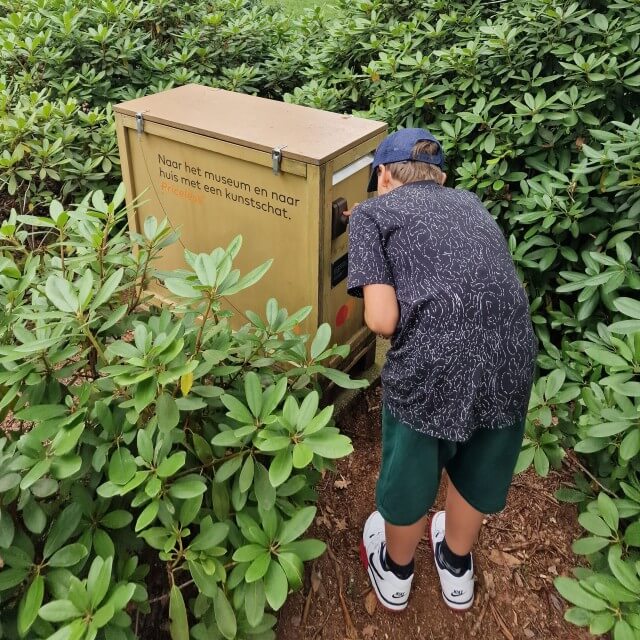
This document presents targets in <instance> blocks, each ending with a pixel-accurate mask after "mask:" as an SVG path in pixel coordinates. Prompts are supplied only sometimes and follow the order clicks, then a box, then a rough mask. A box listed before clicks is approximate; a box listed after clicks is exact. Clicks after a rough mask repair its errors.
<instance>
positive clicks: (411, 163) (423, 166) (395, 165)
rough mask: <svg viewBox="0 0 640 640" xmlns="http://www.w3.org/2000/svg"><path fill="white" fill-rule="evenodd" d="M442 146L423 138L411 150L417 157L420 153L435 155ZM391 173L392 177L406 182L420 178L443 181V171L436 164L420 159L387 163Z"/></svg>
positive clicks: (413, 155) (403, 182)
mask: <svg viewBox="0 0 640 640" xmlns="http://www.w3.org/2000/svg"><path fill="white" fill-rule="evenodd" d="M439 150H440V147H439V146H438V144H437V143H435V142H431V141H430V140H421V141H420V142H416V144H415V145H414V146H413V149H412V150H411V155H412V157H413V158H415V157H416V156H417V155H418V154H421V153H425V154H427V155H430V156H435V155H436V154H437V153H438V151H439ZM385 166H386V167H387V170H388V171H389V172H390V173H391V177H392V178H394V179H395V180H397V181H398V182H402V184H406V183H407V182H418V181H419V180H434V181H435V182H438V183H441V182H442V175H443V171H442V169H440V167H438V166H437V165H435V164H429V163H427V162H420V161H419V160H417V161H416V160H405V161H404V162H390V163H389V164H387V165H385Z"/></svg>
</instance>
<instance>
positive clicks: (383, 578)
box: [360, 511, 413, 611]
mask: <svg viewBox="0 0 640 640" xmlns="http://www.w3.org/2000/svg"><path fill="white" fill-rule="evenodd" d="M386 548H387V545H386V543H385V537H384V518H383V517H382V516H381V515H380V512H379V511H374V512H373V513H372V514H371V515H370V516H369V517H368V518H367V521H366V522H365V525H364V530H363V532H362V542H361V543H360V559H361V560H362V564H364V568H365V569H366V570H367V573H368V574H369V580H370V581H371V585H372V586H373V590H374V592H375V594H376V596H377V598H378V600H379V602H380V604H381V605H382V606H383V607H385V608H386V609H390V610H391V611H403V610H404V609H406V607H407V602H408V601H409V592H410V591H411V582H412V581H413V574H411V577H409V578H407V579H406V580H401V579H400V578H398V576H396V575H395V573H393V571H389V570H387V569H385V568H384V567H385V562H384V557H385V551H386Z"/></svg>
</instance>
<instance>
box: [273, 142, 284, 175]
mask: <svg viewBox="0 0 640 640" xmlns="http://www.w3.org/2000/svg"><path fill="white" fill-rule="evenodd" d="M286 146H287V145H286V144H281V145H280V146H279V147H274V148H273V149H272V150H271V166H272V167H273V173H274V174H275V175H276V176H277V175H279V173H280V165H281V164H282V150H283V149H285V148H286Z"/></svg>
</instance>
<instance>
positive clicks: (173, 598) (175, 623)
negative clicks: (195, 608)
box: [169, 584, 189, 640]
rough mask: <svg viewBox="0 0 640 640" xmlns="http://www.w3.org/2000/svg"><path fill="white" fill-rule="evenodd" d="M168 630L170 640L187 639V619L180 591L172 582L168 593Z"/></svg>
mask: <svg viewBox="0 0 640 640" xmlns="http://www.w3.org/2000/svg"><path fill="white" fill-rule="evenodd" d="M169 621H170V622H169V631H170V633H171V638H172V640H189V621H188V619H187V609H186V607H185V605H184V598H183V597H182V591H180V589H179V588H178V587H177V586H176V585H175V584H174V585H173V586H172V587H171V592H170V595H169Z"/></svg>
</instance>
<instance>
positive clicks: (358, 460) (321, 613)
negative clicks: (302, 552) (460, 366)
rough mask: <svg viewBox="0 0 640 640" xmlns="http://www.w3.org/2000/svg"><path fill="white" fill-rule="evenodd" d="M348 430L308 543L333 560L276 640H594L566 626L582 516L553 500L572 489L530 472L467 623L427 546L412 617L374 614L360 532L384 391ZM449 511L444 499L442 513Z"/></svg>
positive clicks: (501, 522)
mask: <svg viewBox="0 0 640 640" xmlns="http://www.w3.org/2000/svg"><path fill="white" fill-rule="evenodd" d="M346 413H347V415H346V417H344V418H342V420H341V423H340V427H341V429H342V430H343V432H344V433H346V434H347V435H349V436H350V437H351V438H352V439H353V444H354V448H355V452H354V454H353V455H352V456H351V457H350V458H348V459H347V460H342V461H340V463H339V465H338V474H337V475H335V476H329V475H327V477H326V478H325V479H324V480H323V482H322V483H321V484H320V486H319V493H320V501H319V504H318V516H317V518H316V522H315V525H314V527H313V530H312V531H311V532H310V535H314V536H316V537H318V538H321V539H323V540H325V541H326V542H327V544H328V545H329V552H328V553H326V554H325V555H324V556H322V557H321V558H319V559H318V560H316V561H315V562H314V563H313V564H312V566H311V567H310V568H309V569H308V570H307V579H306V585H305V588H304V589H303V591H301V592H299V593H296V594H295V595H293V596H291V597H290V599H289V600H288V602H287V603H286V605H285V606H284V608H283V610H282V611H281V614H280V619H279V624H278V640H345V639H346V640H356V639H358V640H382V639H384V640H414V639H415V640H417V639H425V640H445V639H446V640H466V639H467V638H469V639H474V638H480V639H482V640H529V639H532V638H535V639H536V640H586V639H587V638H593V636H590V635H589V634H588V633H587V632H586V631H584V630H581V629H578V628H576V627H574V626H572V625H570V624H568V623H567V622H565V621H564V619H563V613H564V610H565V604H564V602H563V601H562V600H561V599H560V597H559V596H558V594H557V593H556V592H555V590H554V587H553V579H554V578H555V576H557V575H568V574H569V573H570V569H571V567H573V566H575V565H576V564H577V563H578V562H579V560H578V559H577V558H576V557H575V556H574V555H573V554H572V552H571V548H570V547H571V542H572V541H573V540H574V539H575V538H576V537H577V536H578V534H579V530H580V529H579V526H578V524H577V520H576V515H577V514H576V510H575V508H573V507H572V506H571V505H567V504H563V503H559V502H558V501H557V500H556V499H555V498H554V495H553V494H554V492H555V490H556V489H557V488H558V487H559V486H560V485H561V484H562V483H563V482H564V483H567V482H569V481H570V476H569V475H567V474H566V473H554V472H552V473H551V474H550V475H549V477H548V478H546V479H541V478H539V477H538V476H537V475H536V474H535V473H534V472H533V471H528V472H526V473H524V474H522V475H520V476H518V477H517V478H516V479H515V480H514V484H513V488H512V490H511V493H510V496H509V500H508V504H507V508H506V509H505V511H504V512H502V513H501V514H499V515H497V516H491V517H488V518H487V521H486V525H485V526H484V527H483V530H482V533H481V536H480V540H479V544H478V546H477V549H476V551H475V554H474V561H475V565H476V577H477V580H478V584H477V588H476V602H475V605H474V607H473V608H472V609H471V611H469V612H467V613H464V614H460V613H454V612H453V611H451V610H450V609H448V608H447V607H446V606H445V604H444V603H443V601H442V596H441V593H440V589H439V584H438V578H437V574H436V571H435V568H434V566H433V560H432V557H431V549H430V544H429V542H428V540H427V538H426V537H425V538H424V539H423V541H422V543H421V544H420V547H419V549H418V554H417V558H416V577H415V578H414V582H413V590H412V594H411V599H410V601H409V607H408V608H407V610H406V611H405V612H403V613H400V614H397V613H390V612H388V611H386V610H385V609H383V608H382V607H380V606H379V605H378V606H376V598H375V595H374V594H373V592H372V591H371V590H370V588H369V583H368V579H367V576H366V573H365V571H364V569H363V567H362V565H361V563H360V558H359V554H358V547H359V543H360V536H361V531H362V525H363V523H364V521H365V519H366V518H367V516H368V515H369V513H370V512H371V511H372V510H373V509H374V497H373V496H374V487H375V482H376V476H377V471H378V465H379V462H380V435H379V429H380V428H379V424H380V389H379V388H375V389H372V390H370V391H369V392H367V393H366V394H363V395H362V396H361V397H360V398H359V399H358V400H357V401H356V404H355V405H354V406H353V408H352V409H350V410H348V411H347V412H346ZM441 508H443V494H442V491H441V493H440V496H439V498H438V501H437V503H436V505H435V508H434V511H436V510H438V509H441Z"/></svg>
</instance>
